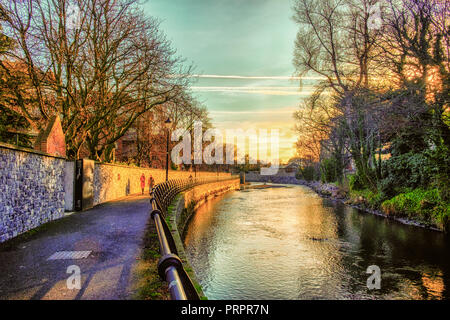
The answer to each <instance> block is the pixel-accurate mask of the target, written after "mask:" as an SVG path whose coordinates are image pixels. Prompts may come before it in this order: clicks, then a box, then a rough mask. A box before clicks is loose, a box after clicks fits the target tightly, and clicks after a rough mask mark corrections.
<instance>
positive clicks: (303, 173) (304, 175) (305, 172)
mask: <svg viewBox="0 0 450 320" xmlns="http://www.w3.org/2000/svg"><path fill="white" fill-rule="evenodd" d="M315 171H316V170H315V168H314V166H305V167H303V168H300V169H299V171H298V173H297V175H296V177H297V179H304V180H306V181H313V180H315V179H314V178H315Z"/></svg>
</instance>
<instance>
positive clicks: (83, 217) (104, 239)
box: [0, 196, 149, 299]
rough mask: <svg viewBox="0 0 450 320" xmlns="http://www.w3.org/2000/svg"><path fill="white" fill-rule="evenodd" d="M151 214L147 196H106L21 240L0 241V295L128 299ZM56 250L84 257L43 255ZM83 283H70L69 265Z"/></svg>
mask: <svg viewBox="0 0 450 320" xmlns="http://www.w3.org/2000/svg"><path fill="white" fill-rule="evenodd" d="M148 219H149V198H148V196H137V197H132V198H127V199H126V200H121V201H114V202H109V203H106V204H102V205H99V206H97V207H95V208H94V209H91V210H88V211H85V212H80V213H75V214H73V215H71V216H69V217H66V218H63V219H60V220H58V221H54V222H51V223H49V224H47V225H45V226H44V227H43V228H42V230H39V232H36V233H35V234H34V235H32V236H30V237H27V238H26V239H24V240H20V238H19V241H17V240H13V242H12V243H6V246H5V244H0V299H130V298H132V294H133V288H132V284H133V268H134V267H135V266H136V262H137V259H138V257H139V253H140V246H141V242H142V237H143V235H144V232H145V228H146V224H147V221H148ZM57 251H92V253H91V254H90V255H89V256H88V258H86V259H69V260H47V259H48V258H49V257H50V256H51V255H53V254H54V253H55V252H57ZM72 265H76V266H78V267H79V268H80V271H81V289H68V288H67V279H68V278H69V277H70V276H71V274H70V273H67V268H68V267H69V266H72Z"/></svg>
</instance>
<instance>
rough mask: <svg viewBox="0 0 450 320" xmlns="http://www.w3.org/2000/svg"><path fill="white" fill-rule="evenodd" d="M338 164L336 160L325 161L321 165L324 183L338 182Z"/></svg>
mask: <svg viewBox="0 0 450 320" xmlns="http://www.w3.org/2000/svg"><path fill="white" fill-rule="evenodd" d="M337 170H338V164H337V160H336V159H335V158H329V159H323V160H322V161H321V163H320V175H321V177H320V178H321V180H322V182H325V183H329V182H335V181H336V180H337Z"/></svg>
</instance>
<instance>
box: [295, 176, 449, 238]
mask: <svg viewBox="0 0 450 320" xmlns="http://www.w3.org/2000/svg"><path fill="white" fill-rule="evenodd" d="M298 181H300V183H299V184H301V185H305V186H307V187H309V188H311V189H312V190H314V191H315V192H316V193H317V194H319V195H320V196H322V197H325V198H329V199H332V200H334V201H340V202H342V203H344V204H346V205H348V206H351V207H353V208H356V209H358V210H361V211H364V212H367V213H370V214H374V215H377V216H380V217H384V218H387V219H391V220H395V221H397V222H400V223H403V224H407V225H412V226H416V227H421V228H426V229H429V230H433V231H439V232H444V227H443V226H442V225H437V224H431V223H425V222H422V221H418V220H415V219H410V218H405V217H402V216H396V215H393V214H390V213H389V212H386V211H384V210H383V209H382V208H380V207H375V208H374V207H373V205H371V204H370V201H369V200H368V199H367V198H365V197H364V196H363V195H359V194H356V195H355V194H354V195H351V194H350V192H348V191H346V190H344V189H343V188H341V187H339V186H336V185H334V184H330V183H322V182H319V181H304V180H298Z"/></svg>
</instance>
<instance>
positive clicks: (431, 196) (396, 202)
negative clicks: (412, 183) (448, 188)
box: [381, 188, 450, 228]
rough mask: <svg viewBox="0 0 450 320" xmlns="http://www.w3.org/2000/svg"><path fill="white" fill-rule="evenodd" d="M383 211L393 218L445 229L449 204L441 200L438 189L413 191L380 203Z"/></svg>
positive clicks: (449, 211)
mask: <svg viewBox="0 0 450 320" xmlns="http://www.w3.org/2000/svg"><path fill="white" fill-rule="evenodd" d="M381 207H382V208H383V210H384V211H385V212H386V213H388V214H391V215H395V216H407V217H409V218H414V219H416V220H417V219H419V220H421V221H422V222H425V223H432V224H437V225H441V226H442V227H443V228H447V224H448V218H449V216H450V203H449V202H445V201H443V200H442V198H441V196H440V192H439V190H438V189H436V188H434V189H430V190H424V189H414V190H412V191H410V192H407V193H401V194H399V195H397V196H395V197H393V198H392V199H390V200H386V201H384V202H383V203H382V205H381Z"/></svg>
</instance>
